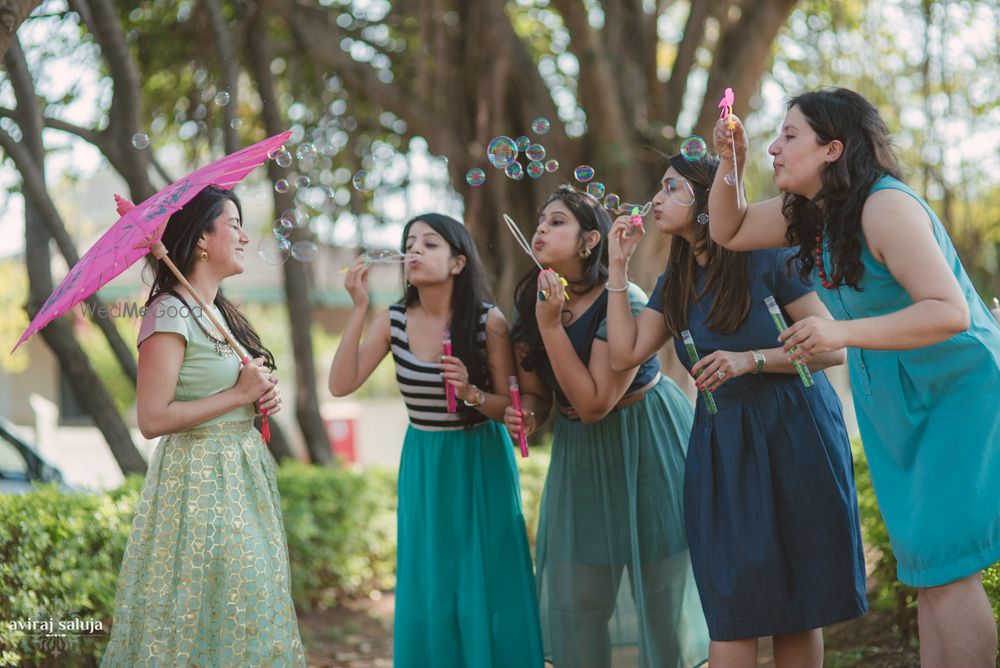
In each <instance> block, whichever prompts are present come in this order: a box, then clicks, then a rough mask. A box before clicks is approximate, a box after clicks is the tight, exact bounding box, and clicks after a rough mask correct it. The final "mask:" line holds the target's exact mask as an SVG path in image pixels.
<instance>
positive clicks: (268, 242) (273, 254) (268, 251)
mask: <svg viewBox="0 0 1000 668" xmlns="http://www.w3.org/2000/svg"><path fill="white" fill-rule="evenodd" d="M291 248H292V244H291V242H290V241H289V240H288V239H286V238H284V237H281V236H277V235H274V234H269V235H268V236H266V237H264V238H263V239H261V240H260V244H259V245H258V246H257V255H258V256H259V257H260V259H261V260H262V261H263V262H264V263H265V264H270V265H272V266H278V265H281V264H284V263H285V262H286V261H287V260H288V256H289V254H290V252H291Z"/></svg>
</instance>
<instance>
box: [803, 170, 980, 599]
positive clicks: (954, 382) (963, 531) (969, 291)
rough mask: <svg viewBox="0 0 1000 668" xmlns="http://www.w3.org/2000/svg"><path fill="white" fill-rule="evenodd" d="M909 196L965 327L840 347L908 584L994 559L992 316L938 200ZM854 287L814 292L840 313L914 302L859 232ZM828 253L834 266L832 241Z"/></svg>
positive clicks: (895, 184) (861, 314) (863, 313)
mask: <svg viewBox="0 0 1000 668" xmlns="http://www.w3.org/2000/svg"><path fill="white" fill-rule="evenodd" d="M886 188H892V189H895V190H899V191H902V192H904V193H907V194H908V195H910V196H912V197H914V198H915V199H916V200H917V201H918V202H920V204H921V206H923V207H924V210H925V211H926V212H927V215H928V216H929V217H930V219H931V221H932V223H933V228H934V237H935V239H936V240H937V243H938V246H939V247H940V248H941V253H942V255H944V258H945V260H946V261H947V263H948V265H949V266H950V267H951V270H952V273H953V274H954V276H955V279H956V280H957V281H958V284H959V286H960V287H961V289H962V292H963V293H964V294H965V298H966V301H967V303H968V306H969V329H968V330H967V331H965V332H962V333H960V334H956V335H955V336H952V337H951V338H949V339H947V340H946V341H942V342H940V343H937V344H934V345H931V346H925V347H923V348H917V349H914V350H862V349H858V348H850V349H848V363H849V365H850V375H851V391H852V393H853V395H854V406H855V408H856V410H857V416H858V426H859V428H860V430H861V438H862V442H863V443H864V448H865V455H866V456H867V458H868V465H869V467H870V469H871V474H872V482H873V483H874V487H875V494H876V497H877V498H878V502H879V507H880V508H881V510H882V516H883V517H884V518H885V523H886V527H887V529H888V531H889V539H890V541H891V543H892V550H893V553H894V554H895V556H896V559H897V561H898V563H899V568H898V576H899V579H900V580H901V581H902V582H905V583H906V584H908V585H912V586H914V587H934V586H938V585H943V584H946V583H948V582H952V581H954V580H957V579H960V578H963V577H966V576H968V575H971V574H973V573H976V572H977V571H980V570H982V569H983V568H986V567H987V566H989V565H990V564H992V563H994V562H995V561H997V560H998V559H1000V411H998V410H997V398H998V397H1000V326H998V325H997V322H996V320H995V319H994V318H993V316H992V314H991V313H990V311H989V309H988V308H987V307H986V304H984V303H983V300H982V299H980V298H979V295H978V294H977V293H976V290H975V288H974V287H973V285H972V281H971V280H969V276H968V274H966V272H965V269H964V268H963V267H962V263H961V262H960V260H959V258H958V254H957V253H956V251H955V246H954V245H953V244H952V242H951V239H950V238H949V237H948V233H947V232H946V231H945V229H944V226H943V225H942V224H941V221H940V220H939V219H938V217H937V215H935V213H934V211H933V210H932V209H931V208H930V207H929V206H928V205H927V203H926V202H924V201H923V200H922V199H921V198H920V197H919V196H918V195H916V194H915V193H914V192H913V191H912V190H910V189H909V188H908V187H907V186H906V185H904V184H903V183H901V182H900V181H898V180H896V179H894V178H891V177H889V176H884V177H882V178H881V179H880V180H879V181H878V182H876V184H875V186H874V187H873V188H872V193H875V192H877V191H879V190H883V189H886ZM861 249H862V250H861V259H862V262H863V264H864V269H865V271H864V277H863V279H862V282H861V285H860V286H859V287H860V288H861V289H860V290H855V289H853V288H851V287H849V286H845V285H842V286H840V287H839V288H836V289H833V290H828V289H826V288H824V287H823V286H822V283H821V281H820V279H819V276H818V272H817V271H816V270H814V272H813V281H814V283H815V286H816V293H817V294H818V295H819V296H820V298H821V299H822V300H823V302H824V303H825V304H826V306H827V308H829V309H830V313H832V314H833V316H834V317H835V318H837V319H838V320H850V319H854V318H869V317H875V316H880V315H886V314H889V313H894V312H896V311H899V310H900V309H903V308H906V307H907V306H910V305H911V304H912V303H913V300H912V299H911V298H910V296H909V294H908V293H907V292H906V290H905V289H904V288H903V286H902V285H900V284H899V283H898V282H897V281H896V279H895V278H893V276H892V274H891V273H890V272H889V269H888V268H887V267H886V266H885V265H884V264H882V263H881V262H879V261H878V260H876V259H875V258H874V257H873V256H872V254H871V251H870V250H869V248H868V245H867V243H866V242H865V240H864V236H863V235H862V239H861ZM824 264H825V265H826V266H827V267H831V266H832V263H831V260H830V256H829V252H828V251H826V250H824Z"/></svg>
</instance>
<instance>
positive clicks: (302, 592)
mask: <svg viewBox="0 0 1000 668" xmlns="http://www.w3.org/2000/svg"><path fill="white" fill-rule="evenodd" d="M278 489H279V491H280V493H281V508H282V512H283V514H284V520H285V534H286V535H287V536H288V553H289V558H290V559H291V570H292V597H293V598H294V599H295V605H296V607H297V608H298V609H299V610H309V609H312V608H313V607H317V606H318V607H329V606H332V605H334V604H336V603H337V602H338V600H340V599H341V598H343V597H352V596H360V595H365V594H368V593H370V592H371V591H372V590H375V589H391V588H393V587H394V586H395V578H396V482H395V478H394V476H393V475H391V474H390V473H388V472H383V471H377V470H369V471H365V472H364V473H354V472H351V471H348V470H345V469H341V468H336V467H319V466H312V465H309V464H301V463H299V462H291V463H287V464H284V465H282V467H281V469H280V470H279V471H278Z"/></svg>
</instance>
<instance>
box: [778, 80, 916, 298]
mask: <svg viewBox="0 0 1000 668" xmlns="http://www.w3.org/2000/svg"><path fill="white" fill-rule="evenodd" d="M792 107H798V108H799V110H800V111H801V112H802V114H803V115H804V116H805V117H806V121H807V122H808V123H809V127H811V128H812V129H813V132H815V133H816V140H817V141H818V142H819V143H820V145H826V144H829V143H830V142H831V141H833V140H834V139H836V140H838V141H840V142H842V143H843V144H844V150H843V153H842V154H841V156H840V158H839V159H838V160H835V161H833V162H831V163H830V164H828V165H827V166H826V167H824V168H823V171H822V172H821V173H820V179H821V183H822V185H821V187H820V189H819V192H818V193H816V195H815V196H814V197H813V198H812V199H809V198H807V197H803V196H802V195H794V194H792V193H785V194H784V195H783V200H784V203H783V205H782V213H784V215H785V219H786V220H787V221H788V231H787V232H786V238H787V239H788V241H789V242H790V243H791V244H792V245H795V244H798V245H799V255H798V260H799V261H800V262H801V264H800V272H801V274H802V279H803V280H809V275H810V273H811V272H812V270H813V267H814V266H815V264H816V258H815V252H816V245H817V241H816V240H817V238H819V237H821V236H822V235H823V233H824V230H825V232H826V234H827V235H828V236H829V238H830V266H828V267H827V268H826V273H827V275H828V276H829V278H830V280H831V281H832V282H833V284H834V285H835V286H838V285H840V284H841V283H844V284H847V285H849V286H851V287H852V288H854V289H858V287H859V284H860V282H861V277H862V275H863V274H864V265H862V263H861V210H862V209H863V208H864V205H865V200H866V199H868V193H869V191H870V190H871V188H872V186H873V185H874V184H875V182H876V181H877V180H878V179H879V178H881V177H882V176H883V175H885V174H888V175H889V176H892V177H895V178H897V179H901V178H902V174H901V171H900V168H899V162H898V160H897V159H896V155H895V153H894V151H893V146H892V139H891V137H890V136H889V129H888V128H887V127H886V125H885V122H884V121H883V120H882V117H881V116H879V113H878V110H877V109H876V108H875V107H874V105H872V103H871V102H869V101H868V100H866V99H865V98H864V97H862V96H861V95H859V94H857V93H855V92H854V91H852V90H848V89H846V88H828V89H824V90H818V91H811V92H808V93H803V94H802V95H799V96H798V97H794V98H792V99H791V100H790V101H789V103H788V108H789V109H791V108H792Z"/></svg>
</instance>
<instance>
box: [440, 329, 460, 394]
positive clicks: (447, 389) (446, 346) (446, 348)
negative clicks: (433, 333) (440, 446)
mask: <svg viewBox="0 0 1000 668" xmlns="http://www.w3.org/2000/svg"><path fill="white" fill-rule="evenodd" d="M441 349H442V351H443V352H444V354H445V355H447V356H448V357H451V333H449V332H445V333H444V334H442V335H441ZM444 396H445V399H446V400H447V401H448V412H449V413H455V412H457V411H458V403H457V402H456V401H455V386H454V385H452V384H451V383H449V382H448V381H447V380H446V381H444Z"/></svg>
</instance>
